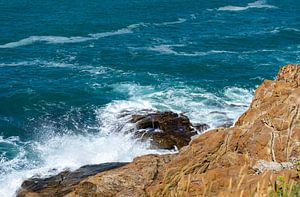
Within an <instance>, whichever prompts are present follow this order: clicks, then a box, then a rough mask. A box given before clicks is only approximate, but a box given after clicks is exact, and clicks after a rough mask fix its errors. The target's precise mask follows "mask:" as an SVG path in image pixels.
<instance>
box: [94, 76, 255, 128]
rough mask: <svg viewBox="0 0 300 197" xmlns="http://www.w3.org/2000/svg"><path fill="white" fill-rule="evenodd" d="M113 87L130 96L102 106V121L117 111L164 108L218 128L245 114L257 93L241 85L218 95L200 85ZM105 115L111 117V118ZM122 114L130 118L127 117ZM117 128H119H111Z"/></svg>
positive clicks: (131, 85)
mask: <svg viewBox="0 0 300 197" xmlns="http://www.w3.org/2000/svg"><path fill="white" fill-rule="evenodd" d="M166 77H167V76H166ZM112 88H113V90H114V91H117V92H118V93H121V94H124V95H125V96H127V97H129V98H128V99H127V100H119V101H113V102H111V103H110V104H108V105H107V106H106V107H105V109H100V110H99V111H98V114H99V120H101V119H103V120H114V119H115V118H116V114H122V113H125V114H128V115H130V114H135V113H137V112H139V111H147V110H150V111H151V110H154V111H155V110H161V111H174V112H177V113H182V112H185V113H186V115H188V117H189V118H190V119H191V121H192V122H194V123H207V124H209V125H210V126H211V127H217V126H219V125H221V124H222V123H224V122H226V121H227V120H235V119H236V118H237V117H238V116H239V115H240V114H241V113H243V112H244V111H245V110H246V108H247V107H248V106H249V104H250V102H251V99H252V95H253V90H248V89H243V88H240V87H227V88H225V89H224V90H223V91H221V92H219V93H215V94H214V93H211V92H208V91H206V90H205V89H202V88H199V87H193V86H184V85H183V86H182V85H179V86H176V85H174V86H173V87H168V88H165V89H157V88H156V87H153V86H141V85H137V84H132V83H129V84H126V83H125V84H115V85H113V86H112ZM216 111H217V112H222V113H223V115H221V116H220V115H219V116H218V117H216V115H215V114H213V113H212V112H216ZM105 116H110V118H106V117H105ZM111 116H114V118H112V117H111ZM122 117H123V118H125V119H126V117H127V116H122ZM127 118H128V117H127ZM115 120H116V119H115ZM115 122H116V121H115ZM116 127H118V126H116ZM114 129H116V128H109V129H108V130H114Z"/></svg>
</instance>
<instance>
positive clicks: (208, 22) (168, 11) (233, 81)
mask: <svg viewBox="0 0 300 197" xmlns="http://www.w3.org/2000/svg"><path fill="white" fill-rule="evenodd" d="M299 13H300V1H292V0H284V1H275V0H273V1H271V0H269V1H256V2H254V1H252V2H251V1H239V2H235V1H228V0H226V1H225V0H220V1H195V0H190V1H187V0H168V1H166V0H159V1H158V0H138V1H137V0H131V1H129V0H122V1H118V0H116V1H106V0H103V1H95V0H91V1H88V2H86V1H80V0H72V1H70V0H64V1H37V0H31V1H26V0H24V1H21V0H0V195H1V196H11V195H14V194H13V192H14V190H15V189H16V188H17V187H18V186H19V184H20V183H21V181H22V180H23V179H25V178H26V177H29V176H32V175H33V174H35V173H43V174H45V173H47V172H48V170H49V169H52V168H57V169H58V170H59V169H63V168H65V167H71V168H72V167H74V168H75V167H78V166H80V165H83V164H87V163H100V162H106V161H123V160H131V159H132V158H133V157H134V156H136V155H140V154H145V153H148V152H149V151H150V152H151V151H152V150H149V148H148V145H147V144H138V143H137V142H135V141H134V140H132V139H130V137H128V136H124V134H113V131H114V130H115V129H116V127H117V126H118V125H120V124H122V123H124V121H125V120H123V119H120V118H118V115H119V114H120V113H122V112H123V111H127V112H128V113H129V114H132V113H136V112H137V111H139V110H143V109H153V110H172V111H176V112H185V113H186V114H187V115H188V116H189V117H190V118H191V120H192V121H193V122H204V123H207V124H209V125H210V126H211V127H216V126H218V125H220V124H222V123H225V122H227V121H234V120H235V119H236V118H237V117H238V116H239V115H240V114H241V113H242V112H243V111H244V110H245V109H246V108H247V106H248V105H249V103H250V101H251V97H252V94H253V90H254V89H255V87H256V86H257V85H259V84H260V83H261V82H262V81H263V80H264V79H273V78H274V77H275V75H276V73H277V71H278V68H279V67H280V66H283V65H284V64H287V63H297V62H298V63H299V60H300V14H299ZM49 173H51V172H49ZM7 184H8V185H10V186H9V187H7ZM4 185H5V186H4Z"/></svg>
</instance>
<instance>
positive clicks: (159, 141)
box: [131, 112, 197, 149]
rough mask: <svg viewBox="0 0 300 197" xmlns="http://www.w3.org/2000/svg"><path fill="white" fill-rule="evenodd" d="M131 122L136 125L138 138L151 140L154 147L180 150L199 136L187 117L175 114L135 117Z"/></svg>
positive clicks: (164, 113)
mask: <svg viewBox="0 0 300 197" xmlns="http://www.w3.org/2000/svg"><path fill="white" fill-rule="evenodd" d="M131 122H132V123H135V127H136V129H135V131H134V132H135V136H136V137H138V138H141V139H142V140H143V139H151V141H152V144H153V145H154V146H156V147H158V148H163V149H173V148H174V147H177V148H178V149H180V148H182V147H183V146H186V145H188V144H189V142H190V141H191V137H192V136H193V135H196V134H197V132H196V130H194V128H193V126H192V124H191V122H190V120H189V119H188V117H187V116H185V115H182V114H177V113H174V112H153V113H147V114H143V115H133V116H132V119H131Z"/></svg>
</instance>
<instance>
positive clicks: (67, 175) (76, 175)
mask: <svg viewBox="0 0 300 197" xmlns="http://www.w3.org/2000/svg"><path fill="white" fill-rule="evenodd" d="M125 164H127V163H120V162H114V163H103V164H97V165H86V166H82V167H81V168H79V169H77V170H75V171H69V170H66V171H63V172H61V173H59V174H57V175H54V176H51V177H48V178H37V177H32V178H30V179H28V180H25V181H24V182H23V183H22V185H21V189H20V190H19V192H18V194H17V196H18V197H23V196H31V195H33V196H34V194H35V193H38V194H39V196H57V197H59V196H63V195H65V194H67V193H70V192H71V191H73V189H74V186H75V185H77V184H78V183H79V182H80V181H81V180H83V179H85V178H87V177H89V176H93V175H95V174H97V173H100V172H103V171H107V170H111V169H114V168H118V167H121V166H123V165H125Z"/></svg>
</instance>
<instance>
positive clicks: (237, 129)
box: [24, 64, 300, 197]
mask: <svg viewBox="0 0 300 197" xmlns="http://www.w3.org/2000/svg"><path fill="white" fill-rule="evenodd" d="M299 159H300V65H292V64H290V65H286V66H285V67H283V68H281V70H280V71H279V73H278V75H277V80H275V81H271V80H265V81H264V82H263V83H262V84H261V85H260V86H259V87H258V88H257V90H256V92H255V96H254V98H253V101H252V103H251V105H250V107H249V109H248V110H247V111H246V112H245V113H244V114H243V115H242V116H241V117H240V118H239V119H238V120H237V122H236V123H235V125H234V126H233V127H231V128H227V129H225V128H218V129H214V130H211V131H208V132H206V133H204V134H202V135H200V136H199V137H197V138H196V139H194V140H193V141H192V142H191V143H190V144H189V145H188V146H186V147H183V148H182V149H181V150H180V152H179V153H178V154H174V155H146V156H142V157H139V158H137V159H135V160H134V161H133V162H131V163H130V164H128V165H125V166H123V167H120V168H117V169H113V170H110V171H105V172H102V173H99V174H96V175H94V176H90V177H88V178H86V179H85V180H83V181H81V182H80V183H79V184H78V185H77V186H75V189H74V191H72V192H71V193H69V194H67V196H69V197H71V196H99V197H100V196H101V197H110V196H118V197H121V196H122V197H125V196H128V197H129V196H130V197H135V196H150V197H163V196H168V197H169V196H170V197H185V196H186V197H193V196H269V195H270V194H271V192H272V190H274V185H275V182H276V179H277V177H278V176H279V175H281V176H282V177H284V179H285V181H286V182H289V183H290V184H291V183H296V182H300V179H299V172H297V171H296V170H295V167H294V166H293V164H294V163H295V162H296V161H298V160H299ZM275 189H276V188H275ZM37 195H38V193H37ZM299 195H300V194H299ZM24 196H26V195H24Z"/></svg>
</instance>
